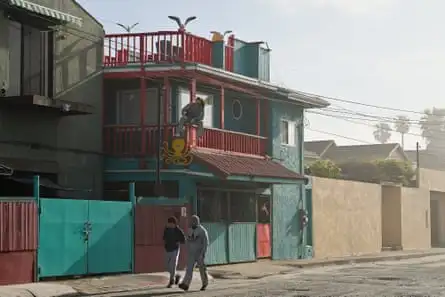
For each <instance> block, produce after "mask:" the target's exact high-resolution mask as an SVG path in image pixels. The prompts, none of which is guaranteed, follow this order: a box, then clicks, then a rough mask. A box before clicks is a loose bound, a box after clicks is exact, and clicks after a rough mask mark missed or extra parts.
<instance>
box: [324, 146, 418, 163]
mask: <svg viewBox="0 0 445 297" xmlns="http://www.w3.org/2000/svg"><path fill="white" fill-rule="evenodd" d="M323 159H329V160H332V161H333V162H335V163H337V164H340V163H347V162H371V161H375V160H400V161H409V159H408V156H407V155H406V154H405V152H404V151H403V149H402V147H401V146H400V145H399V144H398V143H385V144H366V145H342V146H330V148H329V149H328V150H327V151H326V152H324V154H323Z"/></svg>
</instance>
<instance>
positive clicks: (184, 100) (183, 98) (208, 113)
mask: <svg viewBox="0 0 445 297" xmlns="http://www.w3.org/2000/svg"><path fill="white" fill-rule="evenodd" d="M196 96H197V97H201V98H202V99H204V100H205V101H206V105H205V107H204V120H203V124H204V127H207V128H212V127H213V96H212V95H208V94H204V93H199V92H198V93H196ZM189 103H190V92H189V90H186V89H179V93H178V110H177V115H178V121H179V119H180V118H181V110H182V108H184V106H186V105H187V104H189Z"/></svg>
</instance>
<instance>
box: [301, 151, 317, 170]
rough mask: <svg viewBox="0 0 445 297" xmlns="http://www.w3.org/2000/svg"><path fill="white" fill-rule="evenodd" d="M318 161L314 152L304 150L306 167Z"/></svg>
mask: <svg viewBox="0 0 445 297" xmlns="http://www.w3.org/2000/svg"><path fill="white" fill-rule="evenodd" d="M319 159H320V156H319V155H318V154H316V153H314V152H311V151H308V150H304V164H305V166H308V165H309V164H311V163H313V162H315V161H317V160H319Z"/></svg>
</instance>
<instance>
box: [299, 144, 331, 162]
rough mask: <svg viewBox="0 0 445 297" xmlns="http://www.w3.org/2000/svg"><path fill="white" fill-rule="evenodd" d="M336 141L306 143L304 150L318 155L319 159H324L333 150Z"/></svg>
mask: <svg viewBox="0 0 445 297" xmlns="http://www.w3.org/2000/svg"><path fill="white" fill-rule="evenodd" d="M335 146H336V144H335V141H334V140H315V141H305V142H304V150H305V153H306V151H307V152H308V153H311V154H315V155H317V156H318V157H319V158H322V159H323V157H324V154H325V153H326V152H327V151H328V150H329V149H330V148H331V147H335Z"/></svg>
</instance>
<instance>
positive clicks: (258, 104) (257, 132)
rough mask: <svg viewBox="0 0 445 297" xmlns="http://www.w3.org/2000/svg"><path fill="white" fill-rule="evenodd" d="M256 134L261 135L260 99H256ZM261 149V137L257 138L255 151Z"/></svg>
mask: <svg viewBox="0 0 445 297" xmlns="http://www.w3.org/2000/svg"><path fill="white" fill-rule="evenodd" d="M256 134H257V135H258V136H261V99H260V98H257V99H256ZM260 151H261V139H260V138H259V137H258V139H257V152H258V153H260Z"/></svg>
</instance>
